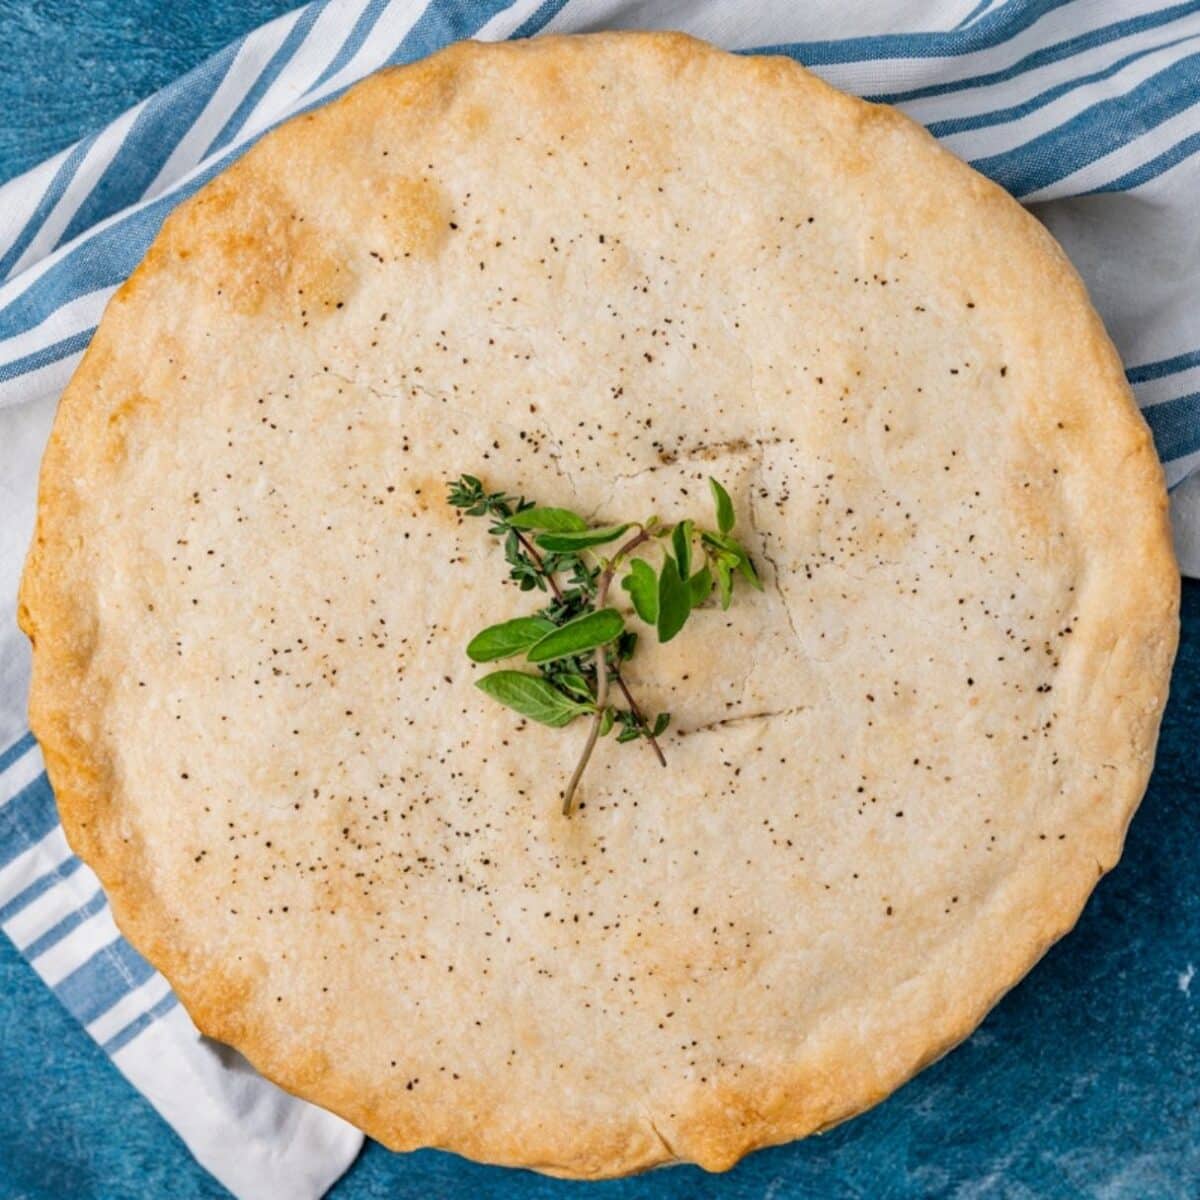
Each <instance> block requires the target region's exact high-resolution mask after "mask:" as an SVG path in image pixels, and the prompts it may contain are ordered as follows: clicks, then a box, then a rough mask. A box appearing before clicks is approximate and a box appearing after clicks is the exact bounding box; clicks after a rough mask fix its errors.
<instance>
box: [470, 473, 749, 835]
mask: <svg viewBox="0 0 1200 1200" xmlns="http://www.w3.org/2000/svg"><path fill="white" fill-rule="evenodd" d="M709 487H710V489H711V491H712V499H713V507H714V510H715V516H716V529H706V528H701V527H700V526H698V525H696V523H695V522H694V521H692V520H690V519H689V520H685V521H680V522H678V523H676V524H674V525H668V524H664V523H663V522H661V521H660V520H659V519H658V518H657V517H653V516H652V517H649V518H647V519H646V520H645V521H633V522H626V523H624V524H620V525H604V526H592V525H589V524H588V522H587V521H585V520H584V518H583V517H581V516H580V515H579V514H578V513H575V512H572V511H571V510H570V509H565V508H549V507H541V506H538V505H536V504H535V503H534V502H533V501H531V500H526V499H525V498H524V497H521V496H509V495H507V494H505V493H504V492H489V491H487V490H486V489H485V488H484V485H483V483H482V481H481V480H480V479H478V478H477V477H476V476H474V475H462V476H460V477H459V478H458V479H456V480H454V481H453V482H451V483H450V484H449V494H448V496H447V499H448V501H449V503H450V504H451V505H453V506H454V507H455V508H458V509H461V510H462V512H463V514H464V515H465V516H469V517H487V518H489V520H490V524H489V525H488V533H489V534H491V535H492V536H493V537H496V538H499V539H501V541H502V544H503V547H504V557H505V561H506V562H507V563H508V568H509V579H511V580H512V581H513V582H514V583H515V584H516V585H517V586H518V587H519V588H520V589H521V590H522V591H526V592H530V591H534V590H538V591H541V592H545V593H548V594H549V597H550V598H549V600H548V602H547V603H546V604H545V605H543V606H542V607H541V608H540V609H538V610H537V611H536V612H535V613H533V614H531V615H530V616H527V617H516V618H513V619H511V620H507V621H501V622H499V623H497V624H495V625H489V626H488V627H487V628H486V629H482V630H480V632H479V633H477V634H476V635H475V637H473V638H472V639H471V641H470V643H469V644H468V646H467V655H468V657H470V658H471V660H472V661H473V662H478V663H485V662H497V661H500V660H502V659H507V658H516V657H518V656H521V655H524V656H525V659H526V661H527V662H528V663H529V664H530V665H532V666H534V667H536V669H537V673H536V674H535V673H534V672H531V671H518V670H511V669H504V670H499V671H493V672H491V673H490V674H488V675H485V676H483V678H482V679H479V680H478V681H477V682H476V686H477V687H479V688H480V689H482V690H483V691H484V692H486V693H487V694H488V695H489V696H491V697H492V698H493V699H495V700H498V701H499V702H500V703H501V704H504V705H506V706H507V707H509V708H511V709H513V710H514V711H516V712H518V713H520V714H521V715H522V716H525V717H528V718H529V719H530V720H534V721H540V722H541V723H542V724H544V725H550V726H553V727H556V728H559V727H562V726H565V725H568V724H569V723H570V722H571V721H573V720H574V719H575V718H576V717H581V716H587V717H590V721H589V727H588V733H587V738H586V740H585V742H584V746H583V749H582V751H581V753H580V755H579V759H578V761H577V762H576V765H575V769H574V771H573V772H572V773H571V776H570V778H569V780H568V782H567V785H566V787H565V788H564V790H563V813H564V814H567V815H569V814H570V813H571V810H572V807H573V805H574V800H575V794H576V792H577V790H578V787H579V781H580V779H581V778H582V776H583V773H584V771H585V769H586V768H587V764H588V762H589V761H590V759H591V756H592V752H593V751H594V749H595V747H596V743H597V741H599V739H600V738H602V737H605V736H606V735H607V734H609V733H610V732H611V731H612V730H614V729H616V730H617V731H618V733H617V741H618V742H631V741H637V740H638V739H641V738H644V739H645V740H646V741H647V742H648V743H649V745H650V747H651V749H652V750H653V751H654V753H655V755H656V756H657V757H658V760H659V762H660V763H661V764H662V765H663V766H664V767H665V766H666V765H667V761H666V757H665V756H664V755H663V752H662V747H661V746H660V745H659V741H658V739H659V738H660V737H661V736H662V734H663V733H664V732H665V731H666V729H667V726H668V724H669V723H670V719H671V718H670V714H669V713H659V714H657V715H656V716H655V718H654V719H653V721H649V720H647V719H646V717H645V716H644V714H643V713H642V711H641V709H640V708H639V707H638V705H637V703H636V701H635V700H634V698H633V695H632V693H631V692H630V690H629V686H628V684H627V683H626V682H625V680H624V678H623V677H622V675H621V665H622V664H623V663H625V662H628V661H629V659H630V658H631V657H632V656H633V654H634V652H635V650H636V648H637V642H638V633H637V631H636V630H633V629H629V628H627V626H626V622H625V617H624V616H623V615H622V614H621V613H620V612H619V611H618V610H617V609H615V608H613V607H611V605H610V604H609V591H610V589H611V587H612V585H613V583H614V582H616V581H617V580H618V578H620V585H621V587H622V589H623V590H625V591H626V592H628V593H629V598H630V602H631V603H632V605H633V609H634V611H635V612H636V613H637V615H638V617H639V618H640V619H641V620H642V621H644V622H645V623H646V624H647V625H650V626H651V627H652V628H653V629H654V630H655V633H656V634H657V636H658V640H659V641H660V642H669V641H670V640H671V639H672V638H673V637H675V636H676V635H677V634H678V633H679V631H680V630H681V629H682V628H683V626H684V624H685V623H686V622H687V619H688V617H689V616H690V615H691V613H692V612H693V611H694V610H695V609H697V608H699V607H700V606H701V605H702V604H705V603H706V602H707V601H708V599H709V597H710V595H711V594H712V592H713V590H714V588H715V589H716V592H717V595H718V598H719V600H720V604H721V607H722V608H728V607H729V605H730V603H731V601H732V597H733V582H734V578H735V577H736V576H739V575H740V576H741V577H742V578H743V579H744V580H745V581H746V582H747V583H748V584H750V586H752V587H755V588H758V589H759V590H761V589H762V583H761V581H760V580H759V577H758V572H757V570H756V569H755V566H754V562H753V560H752V559H751V557H750V554H749V553H748V552H747V550H746V549H745V547H744V546H742V545H741V543H740V542H738V541H737V540H736V539H735V538H734V537H733V536H732V531H733V527H734V520H735V518H734V510H733V503H732V501H731V500H730V498H729V494H728V492H726V490H725V489H724V488H723V487H722V486H721V484H720V483H718V482H717V480H715V479H710V480H709ZM622 539H624V540H622ZM613 543H619V544H618V545H617V548H616V550H615V551H613V552H612V553H611V554H607V555H606V554H604V553H603V552H602V551H601V549H600V548H601V547H605V546H611V545H612V544H613ZM653 545H657V546H658V548H659V549H660V552H661V555H660V556H661V563H660V565H659V567H658V568H657V569H655V567H654V566H653V565H652V563H651V562H650V561H649V560H648V559H646V558H644V557H641V556H638V557H635V556H634V555H635V552H636V551H640V550H643V549H644V548H646V547H649V546H653ZM622 572H625V574H624V575H623V576H622ZM610 683H611V684H614V685H615V686H616V688H617V689H618V690H619V691H620V693H621V696H622V697H623V699H624V701H625V706H624V707H618V706H615V705H613V704H610V703H609V690H610Z"/></svg>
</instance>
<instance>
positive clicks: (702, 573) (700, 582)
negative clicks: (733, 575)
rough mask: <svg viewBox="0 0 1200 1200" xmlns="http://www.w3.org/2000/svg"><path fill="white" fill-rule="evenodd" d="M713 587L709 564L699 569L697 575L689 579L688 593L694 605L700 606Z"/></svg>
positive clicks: (695, 606) (694, 606)
mask: <svg viewBox="0 0 1200 1200" xmlns="http://www.w3.org/2000/svg"><path fill="white" fill-rule="evenodd" d="M712 589H713V577H712V572H711V571H710V570H709V569H708V567H707V565H706V566H703V567H701V568H700V570H698V571H697V572H696V573H695V575H693V576H692V577H691V579H689V580H688V594H689V596H690V598H691V602H692V607H693V608H698V607H699V606H700V605H701V604H703V603H704V601H705V600H707V599H708V593H709V592H711V591H712Z"/></svg>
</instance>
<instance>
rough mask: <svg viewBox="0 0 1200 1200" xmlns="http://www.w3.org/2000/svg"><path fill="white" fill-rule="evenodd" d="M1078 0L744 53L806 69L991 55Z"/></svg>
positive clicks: (1032, 2)
mask: <svg viewBox="0 0 1200 1200" xmlns="http://www.w3.org/2000/svg"><path fill="white" fill-rule="evenodd" d="M1074 2H1075V0H1029V2H1027V3H1021V4H1005V5H1001V6H1000V7H999V8H998V9H996V10H995V11H994V12H990V13H988V14H987V15H986V16H983V17H981V18H980V19H979V20H978V21H976V22H975V23H974V24H973V25H970V26H968V27H967V28H965V29H956V30H950V31H949V32H946V31H942V30H938V31H935V32H931V33H877V34H872V35H871V36H869V37H857V38H841V39H839V40H838V41H835V42H781V43H778V44H775V45H771V46H756V47H754V48H753V49H750V50H743V51H741V53H743V54H786V55H788V56H790V57H791V58H795V59H799V61H800V62H802V63H804V64H806V65H817V66H831V65H833V64H834V63H851V62H868V61H872V60H876V59H888V58H953V57H955V56H956V55H962V54H974V53H975V52H976V51H979V50H989V49H991V48H992V47H993V46H998V45H1000V44H1002V43H1003V42H1007V41H1008V40H1009V39H1010V38H1013V37H1015V36H1016V35H1017V34H1018V33H1021V32H1023V31H1024V30H1026V29H1028V28H1029V27H1030V26H1031V25H1032V24H1034V22H1036V21H1038V20H1040V19H1041V18H1042V17H1044V16H1045V15H1046V14H1047V13H1049V12H1053V11H1054V10H1055V9H1056V8H1062V7H1063V6H1064V5H1067V4H1071V3H1074Z"/></svg>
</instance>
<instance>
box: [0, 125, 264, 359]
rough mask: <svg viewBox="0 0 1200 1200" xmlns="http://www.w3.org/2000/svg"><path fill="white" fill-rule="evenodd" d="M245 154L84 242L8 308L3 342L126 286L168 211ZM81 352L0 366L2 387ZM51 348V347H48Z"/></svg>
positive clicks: (0, 324)
mask: <svg viewBox="0 0 1200 1200" xmlns="http://www.w3.org/2000/svg"><path fill="white" fill-rule="evenodd" d="M247 149H249V146H248V145H247V146H239V147H238V148H237V149H236V150H231V151H229V152H228V153H226V154H224V155H222V156H221V157H220V158H219V159H217V160H216V161H215V162H213V163H210V164H209V165H208V166H207V167H205V168H204V170H203V171H201V172H199V173H198V174H197V175H196V176H195V178H193V179H189V180H188V181H187V183H185V184H184V185H183V186H181V187H180V188H178V189H177V190H176V191H173V192H170V193H168V194H166V195H163V196H159V197H157V198H156V199H154V200H151V201H150V202H149V203H148V204H146V205H145V206H144V207H142V208H139V209H137V210H136V211H134V212H131V213H130V214H129V215H128V216H127V217H124V218H122V219H121V220H118V221H114V222H113V223H112V224H111V225H109V226H108V227H107V228H105V229H102V230H100V231H99V232H97V233H96V234H95V235H94V236H93V237H90V238H88V239H87V241H84V242H80V243H79V244H78V245H77V246H74V247H72V248H71V249H70V250H68V251H66V253H64V254H63V256H62V257H61V258H60V259H59V260H58V261H57V262H56V263H55V264H54V266H52V267H51V268H50V269H49V270H48V271H46V272H45V273H44V274H43V275H41V276H40V277H39V278H37V279H36V280H34V282H33V283H31V284H30V285H29V287H28V288H26V289H25V291H24V292H23V293H21V294H20V295H19V296H17V297H15V298H14V299H13V300H12V302H11V303H10V304H8V305H7V306H6V307H5V308H3V309H0V341H3V340H4V339H6V338H11V337H15V336H16V335H17V334H20V333H25V332H27V331H28V330H30V329H33V328H34V327H35V326H37V325H39V324H41V322H42V321H44V320H46V318H47V317H49V316H50V315H51V314H52V313H55V312H57V311H58V310H59V309H60V308H61V307H62V306H63V305H64V304H68V303H70V301H72V300H74V299H76V298H77V296H79V295H80V294H82V293H83V292H85V291H91V290H93V289H96V288H103V287H116V286H117V285H118V284H121V283H123V282H124V281H125V280H126V279H127V278H128V277H129V275H130V274H131V273H132V271H133V269H134V267H136V266H137V265H138V263H139V262H140V261H141V259H142V256H143V255H144V254H145V253H146V247H147V246H148V245H149V244H150V242H151V240H152V239H153V237H154V235H155V234H156V233H157V232H158V229H159V226H160V225H161V224H162V223H163V221H165V220H166V218H167V215H168V214H169V213H170V211H171V210H172V209H173V208H175V207H176V205H178V204H179V203H180V202H181V201H182V200H184V199H186V198H187V197H188V196H190V195H192V193H194V192H196V191H198V190H199V189H200V188H201V187H202V186H203V185H204V184H206V183H207V182H208V181H209V180H210V179H211V178H212V177H213V176H214V175H216V174H217V173H218V172H219V171H220V170H221V169H222V168H223V167H225V166H226V165H227V164H228V163H230V162H232V161H233V159H234V158H235V157H237V155H239V154H243V153H245V151H246V150H247ZM81 336H82V337H83V342H82V345H84V346H86V345H87V342H88V339H89V338H90V337H91V334H90V332H89V333H88V334H86V335H80V334H73V335H72V336H71V337H70V338H65V339H63V341H62V342H59V343H58V346H59V347H63V346H65V345H66V343H68V342H70V343H74V342H75V341H76V340H77V339H78V338H79V337H81ZM80 348H82V347H81V346H73V347H72V348H71V349H60V350H59V351H58V352H57V353H55V354H52V355H51V356H50V357H49V358H43V357H42V355H43V354H44V353H45V351H37V352H35V353H33V354H30V355H28V356H27V357H25V358H22V359H18V360H17V361H16V362H13V363H9V364H7V366H3V365H0V383H3V382H4V381H5V380H6V379H10V378H12V377H13V376H14V375H20V374H22V373H23V372H24V371H32V370H35V369H36V368H37V367H39V366H44V365H45V363H46V362H49V361H53V360H54V359H56V358H62V357H63V356H64V355H65V354H68V353H73V352H74V350H75V349H80ZM51 349H53V347H47V348H46V350H51Z"/></svg>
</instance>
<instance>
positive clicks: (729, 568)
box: [713, 556, 733, 609]
mask: <svg viewBox="0 0 1200 1200" xmlns="http://www.w3.org/2000/svg"><path fill="white" fill-rule="evenodd" d="M713 565H714V567H715V568H716V572H717V591H718V593H719V595H720V597H721V607H722V608H723V609H725V608H728V607H729V605H730V603H731V602H732V601H733V565H732V564H731V563H730V562H729V560H728V559H727V558H725V557H723V556H722V557H720V558H718V559H717V560H716V562H715V563H714V564H713Z"/></svg>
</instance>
